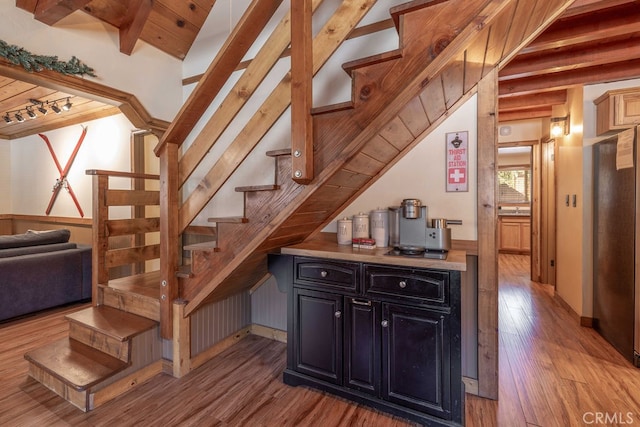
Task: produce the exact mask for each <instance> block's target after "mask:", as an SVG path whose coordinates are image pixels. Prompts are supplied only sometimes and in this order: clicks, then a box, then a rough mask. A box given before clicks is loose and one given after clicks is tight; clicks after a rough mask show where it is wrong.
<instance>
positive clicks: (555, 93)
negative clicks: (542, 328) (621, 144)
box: [0, 0, 640, 139]
mask: <svg viewBox="0 0 640 427" xmlns="http://www.w3.org/2000/svg"><path fill="white" fill-rule="evenodd" d="M214 3H215V0H190V1H184V2H183V1H173V0H155V1H151V0H72V1H71V0H47V1H45V0H16V7H19V8H21V9H24V10H27V11H29V12H30V13H32V14H33V15H34V19H38V20H39V21H41V22H44V23H46V24H48V25H51V26H53V27H54V28H55V26H56V23H57V22H58V21H60V20H61V19H62V18H64V17H65V16H67V15H69V14H71V13H73V12H76V11H77V12H76V13H87V14H89V15H91V16H93V17H95V18H96V19H98V20H100V21H103V22H106V23H108V24H110V25H112V26H114V27H117V28H118V29H119V35H120V41H119V43H120V46H119V48H120V50H121V51H122V52H123V53H127V54H133V55H135V53H136V52H135V44H136V42H137V41H138V40H143V41H144V42H146V43H149V44H150V45H152V46H155V47H156V48H158V49H160V50H162V51H163V52H165V53H166V54H168V55H171V56H174V57H177V58H180V59H183V58H184V57H185V55H186V54H187V52H188V51H189V48H190V47H191V44H192V43H193V41H194V40H195V37H196V36H197V34H198V32H199V31H200V29H201V27H202V25H203V24H204V21H205V20H206V18H207V16H208V15H209V12H210V11H211V9H212V7H213V5H214ZM41 53H43V54H46V52H41ZM499 76H500V77H499V80H500V84H499V113H500V121H501V122H505V121H512V120H525V119H533V118H543V117H551V108H552V106H553V105H560V104H563V103H564V102H565V100H566V96H567V95H566V89H567V88H569V87H572V86H576V85H584V84H594V83H603V82H609V81H616V80H625V79H630V78H639V77H640V2H639V1H638V0H577V1H576V2H575V3H574V4H573V5H572V6H571V7H570V8H569V9H568V10H567V11H566V12H565V14H564V15H562V17H561V18H560V19H559V20H558V21H557V22H556V23H554V24H553V25H552V26H550V27H549V28H548V29H547V30H546V31H545V32H544V33H542V34H541V35H540V36H539V37H538V38H537V39H535V40H534V41H533V42H532V43H530V44H529V45H528V47H527V48H525V49H523V51H521V52H520V53H519V54H518V55H517V56H515V57H514V58H513V60H512V61H511V62H510V63H509V64H508V65H507V66H506V67H504V68H503V69H502V70H501V71H500V74H499ZM74 94H77V91H69V92H65V91H64V88H60V87H59V85H56V84H52V85H50V86H48V87H47V86H44V85H38V84H34V83H27V82H24V81H20V80H19V79H15V78H13V77H12V76H3V75H2V73H1V71H0V116H5V115H6V113H7V112H12V113H11V114H9V118H11V119H12V123H7V122H6V121H5V120H0V138H1V139H14V138H20V137H24V136H27V135H32V134H36V133H39V132H44V131H49V130H52V129H56V128H60V127H65V126H69V125H72V124H77V123H82V122H84V121H87V120H93V119H96V118H99V117H104V116H107V115H111V114H116V113H118V112H119V109H118V108H117V107H114V106H113V105H110V104H106V103H104V102H103V101H104V99H100V98H99V97H96V98H93V99H92V97H91V96H88V95H85V94H82V96H77V95H74ZM66 98H69V101H70V102H71V103H72V104H73V108H72V109H71V111H69V112H64V113H61V114H53V113H51V112H49V114H47V115H46V116H42V114H41V113H39V112H38V111H37V107H38V106H39V105H38V104H37V103H34V102H32V101H31V100H39V101H47V100H56V99H65V100H66ZM65 102H66V101H65ZM27 106H29V107H35V108H34V109H33V110H34V112H35V113H36V114H38V115H39V117H38V118H37V119H34V120H29V119H28V117H26V116H25V118H26V120H25V122H22V123H18V122H17V120H15V110H18V109H23V112H24V109H25V108H26V107H27ZM49 111H50V110H49Z"/></svg>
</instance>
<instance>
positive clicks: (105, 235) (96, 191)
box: [86, 169, 160, 305]
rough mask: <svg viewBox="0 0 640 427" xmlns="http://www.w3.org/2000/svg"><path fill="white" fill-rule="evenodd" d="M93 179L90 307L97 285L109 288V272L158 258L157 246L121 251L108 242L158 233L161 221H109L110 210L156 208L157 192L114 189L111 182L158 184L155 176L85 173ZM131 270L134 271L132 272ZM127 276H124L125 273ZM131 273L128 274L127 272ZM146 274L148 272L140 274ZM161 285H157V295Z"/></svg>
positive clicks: (97, 298)
mask: <svg viewBox="0 0 640 427" xmlns="http://www.w3.org/2000/svg"><path fill="white" fill-rule="evenodd" d="M86 173H87V175H91V176H92V178H93V251H92V258H93V260H92V267H93V268H92V275H93V292H92V297H93V304H94V305H99V304H101V301H100V296H101V295H100V294H99V286H108V285H109V281H110V279H111V278H110V270H111V269H112V268H114V267H121V266H128V265H135V264H138V263H144V262H146V261H150V260H153V259H159V258H160V245H159V244H158V243H153V244H147V245H143V246H134V245H133V244H131V245H128V247H123V248H113V247H111V246H112V245H110V243H109V240H110V239H111V238H114V237H124V238H125V239H126V236H131V239H130V240H131V242H133V241H134V237H135V236H136V235H144V234H146V233H152V232H159V231H160V218H159V217H152V218H131V219H112V218H111V216H110V215H111V214H110V212H109V211H110V208H111V207H135V206H159V205H160V192H159V191H158V190H153V191H150V190H121V189H116V188H113V187H112V186H111V185H112V182H111V179H123V178H124V179H143V180H153V181H158V180H159V179H160V177H159V176H158V175H149V174H137V173H129V172H115V171H104V170H95V169H92V170H88V171H87V172H86ZM132 271H133V269H132ZM125 274H126V273H125ZM129 274H131V273H129ZM143 274H148V273H143ZM159 287H160V283H159V282H158V292H159Z"/></svg>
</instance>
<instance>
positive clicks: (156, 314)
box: [100, 287, 160, 322]
mask: <svg viewBox="0 0 640 427" xmlns="http://www.w3.org/2000/svg"><path fill="white" fill-rule="evenodd" d="M100 289H101V294H102V297H101V298H100V300H101V301H102V303H103V304H104V305H106V306H109V307H113V308H117V309H118V310H122V311H126V312H127V313H133V314H137V315H138V316H142V317H146V318H147V319H151V320H155V321H156V322H159V321H160V302H159V301H158V300H155V299H151V298H144V297H141V296H140V295H137V294H130V293H127V292H123V291H120V290H118V289H113V288H109V287H100Z"/></svg>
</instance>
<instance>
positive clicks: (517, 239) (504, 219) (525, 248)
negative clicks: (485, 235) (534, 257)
mask: <svg viewBox="0 0 640 427" xmlns="http://www.w3.org/2000/svg"><path fill="white" fill-rule="evenodd" d="M498 250H499V251H500V252H505V253H519V254H529V253H531V218H530V217H528V216H525V217H523V216H500V217H499V219H498Z"/></svg>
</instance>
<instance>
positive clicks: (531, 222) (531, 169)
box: [497, 138, 556, 286]
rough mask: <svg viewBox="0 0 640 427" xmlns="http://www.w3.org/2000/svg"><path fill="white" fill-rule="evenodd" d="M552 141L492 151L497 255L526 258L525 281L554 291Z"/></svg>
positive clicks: (553, 152) (554, 202) (554, 145)
mask: <svg viewBox="0 0 640 427" xmlns="http://www.w3.org/2000/svg"><path fill="white" fill-rule="evenodd" d="M555 157H556V143H555V141H554V140H553V139H551V140H549V139H548V138H544V139H543V140H541V141H519V142H513V143H501V144H500V145H499V147H498V177H497V181H498V223H497V228H498V252H499V253H510V254H521V255H527V257H528V258H527V259H528V260H529V269H530V272H531V276H530V278H531V280H533V281H535V282H539V283H548V284H551V285H554V286H555V246H556V245H555V209H556V201H555V200H556V192H555V176H556V170H555Z"/></svg>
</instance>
